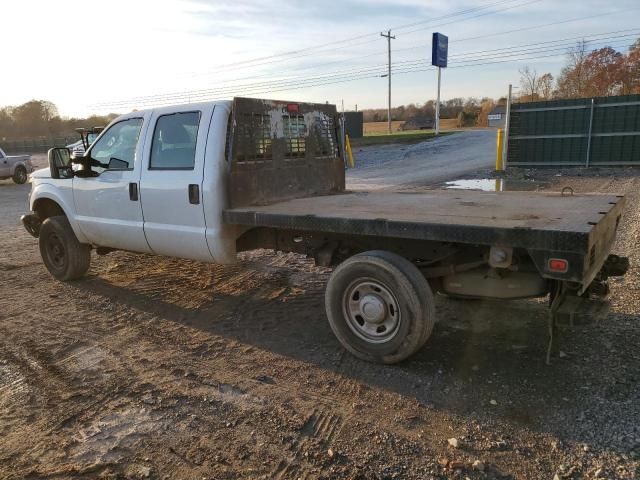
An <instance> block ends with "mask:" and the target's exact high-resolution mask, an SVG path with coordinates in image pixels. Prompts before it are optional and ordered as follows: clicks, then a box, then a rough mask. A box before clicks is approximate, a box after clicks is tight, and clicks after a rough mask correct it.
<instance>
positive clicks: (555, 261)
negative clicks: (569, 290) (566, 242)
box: [548, 258, 569, 273]
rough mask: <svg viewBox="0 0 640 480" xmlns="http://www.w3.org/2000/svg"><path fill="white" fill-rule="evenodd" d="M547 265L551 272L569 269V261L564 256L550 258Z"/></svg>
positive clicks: (561, 271)
mask: <svg viewBox="0 0 640 480" xmlns="http://www.w3.org/2000/svg"><path fill="white" fill-rule="evenodd" d="M548 265H549V270H551V271H552V272H558V273H565V272H566V271H567V270H569V262H567V261H566V260H565V259H564V258H550V259H549V264H548Z"/></svg>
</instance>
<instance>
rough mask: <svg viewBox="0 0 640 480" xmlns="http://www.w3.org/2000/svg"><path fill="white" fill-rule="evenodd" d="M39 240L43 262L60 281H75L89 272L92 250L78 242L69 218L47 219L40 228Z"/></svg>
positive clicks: (56, 217)
mask: <svg viewBox="0 0 640 480" xmlns="http://www.w3.org/2000/svg"><path fill="white" fill-rule="evenodd" d="M39 239H40V240H39V242H40V255H41V256H42V261H43V262H44V265H45V267H47V270H49V273H51V275H53V276H54V277H55V278H57V279H58V280H62V281H68V280H75V279H77V278H80V277H82V276H83V275H84V274H85V273H87V270H89V264H90V261H91V248H90V247H89V245H86V244H84V243H80V242H79V241H78V239H77V237H76V235H75V233H73V229H72V228H71V225H70V224H69V220H68V219H67V217H65V216H55V217H49V218H47V219H46V220H45V221H44V222H42V226H41V227H40V237H39Z"/></svg>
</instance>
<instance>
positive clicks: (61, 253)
mask: <svg viewBox="0 0 640 480" xmlns="http://www.w3.org/2000/svg"><path fill="white" fill-rule="evenodd" d="M65 253H66V252H65V249H64V244H63V243H62V240H60V237H58V235H57V234H55V233H52V234H50V235H49V236H48V237H47V257H49V262H51V264H52V265H53V266H55V267H56V268H62V267H64V260H65Z"/></svg>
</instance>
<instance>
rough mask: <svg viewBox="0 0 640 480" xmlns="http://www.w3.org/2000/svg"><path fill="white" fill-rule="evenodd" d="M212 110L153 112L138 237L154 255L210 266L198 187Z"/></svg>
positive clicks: (184, 108) (200, 186)
mask: <svg viewBox="0 0 640 480" xmlns="http://www.w3.org/2000/svg"><path fill="white" fill-rule="evenodd" d="M213 108H214V107H213V106H211V105H208V106H207V105H198V106H197V107H192V108H189V107H188V106H187V107H184V106H183V107H168V108H162V109H158V110H154V112H153V115H152V117H151V125H150V128H149V132H148V135H147V138H146V141H145V159H146V160H145V163H146V164H145V167H144V169H143V171H142V177H141V179H140V198H141V200H142V210H143V212H144V232H145V235H146V238H147V242H148V243H149V246H150V247H151V249H152V250H153V252H154V253H156V254H159V255H168V256H174V257H180V258H190V259H193V260H202V261H212V260H213V257H212V256H211V253H210V252H209V248H208V246H207V239H206V225H205V217H204V208H203V201H202V192H203V188H202V182H203V175H204V164H205V149H206V145H207V134H208V131H209V125H210V122H211V116H212V114H213Z"/></svg>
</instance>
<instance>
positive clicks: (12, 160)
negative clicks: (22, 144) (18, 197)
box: [0, 148, 33, 184]
mask: <svg viewBox="0 0 640 480" xmlns="http://www.w3.org/2000/svg"><path fill="white" fill-rule="evenodd" d="M32 172H33V164H32V163H31V155H7V154H6V153H4V150H2V149H1V148H0V180H5V179H7V178H12V179H13V181H14V182H15V183H18V184H21V183H25V182H26V181H27V180H28V178H29V174H30V173H32Z"/></svg>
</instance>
